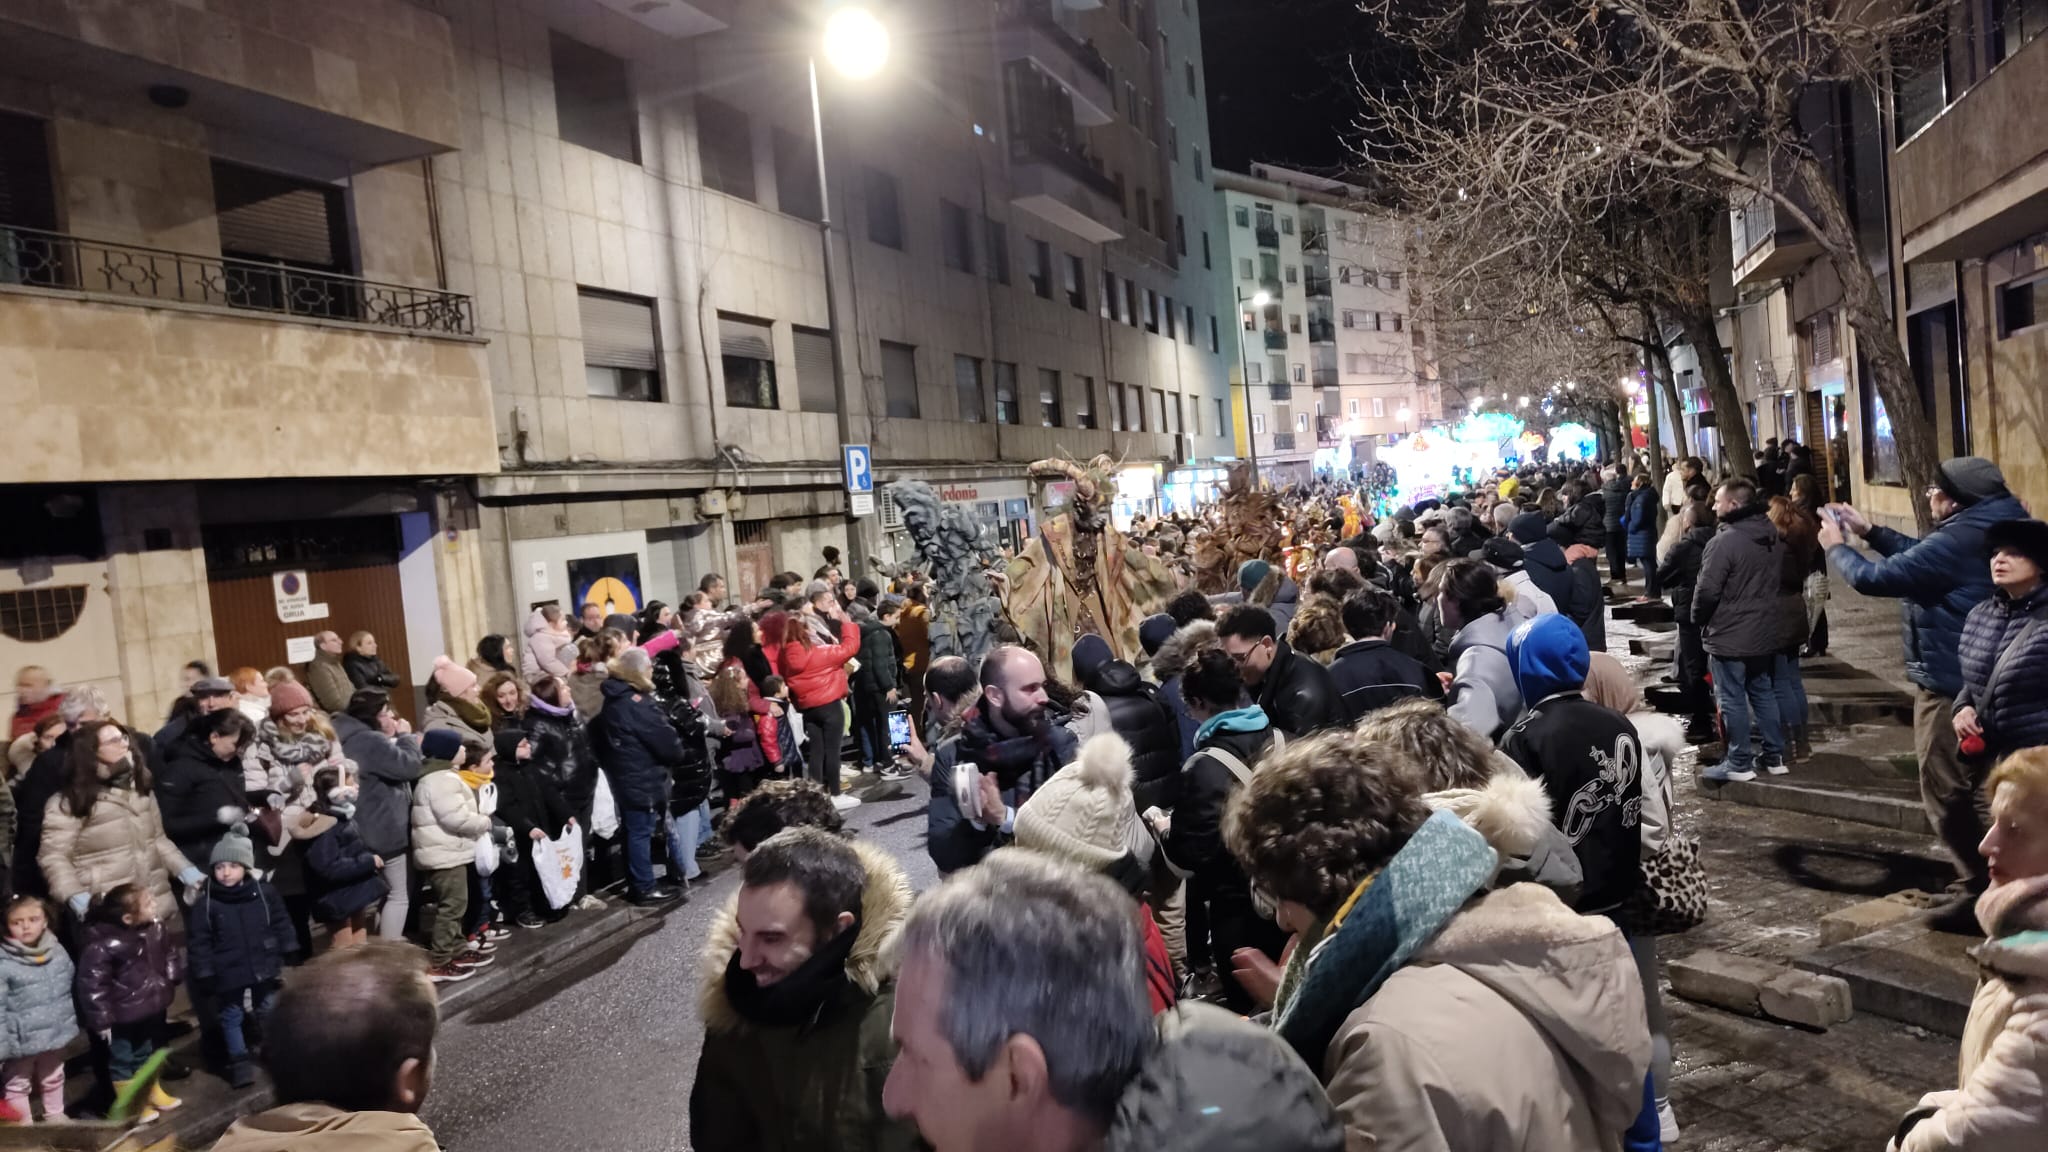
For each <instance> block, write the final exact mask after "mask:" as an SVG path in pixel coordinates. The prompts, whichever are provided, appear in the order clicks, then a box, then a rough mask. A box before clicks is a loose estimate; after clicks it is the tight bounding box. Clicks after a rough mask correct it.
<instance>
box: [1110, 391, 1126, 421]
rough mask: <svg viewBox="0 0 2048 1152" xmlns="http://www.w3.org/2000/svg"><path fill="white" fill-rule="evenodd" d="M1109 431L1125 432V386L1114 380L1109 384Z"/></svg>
mask: <svg viewBox="0 0 2048 1152" xmlns="http://www.w3.org/2000/svg"><path fill="white" fill-rule="evenodd" d="M1109 430H1110V431H1111V432H1121V431H1123V430H1124V386H1123V385H1121V384H1119V383H1117V382H1116V381H1114V380H1111V381H1110V382H1109Z"/></svg>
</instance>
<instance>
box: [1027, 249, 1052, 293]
mask: <svg viewBox="0 0 2048 1152" xmlns="http://www.w3.org/2000/svg"><path fill="white" fill-rule="evenodd" d="M1031 291H1032V294H1033V295H1035V296H1037V297H1038V298H1039V299H1041V300H1050V299H1052V245H1050V244H1047V243H1046V242H1045V241H1043V240H1033V241H1032V242H1031Z"/></svg>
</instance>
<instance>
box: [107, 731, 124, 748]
mask: <svg viewBox="0 0 2048 1152" xmlns="http://www.w3.org/2000/svg"><path fill="white" fill-rule="evenodd" d="M126 743H128V737H127V735H126V734H124V733H121V732H116V733H114V738H113V739H111V740H109V739H107V738H106V737H105V736H102V737H100V747H102V748H113V747H116V746H118V745H123V744H126Z"/></svg>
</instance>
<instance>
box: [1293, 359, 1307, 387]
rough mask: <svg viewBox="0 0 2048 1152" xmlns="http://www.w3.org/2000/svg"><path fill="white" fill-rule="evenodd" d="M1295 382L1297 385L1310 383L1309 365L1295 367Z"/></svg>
mask: <svg viewBox="0 0 2048 1152" xmlns="http://www.w3.org/2000/svg"><path fill="white" fill-rule="evenodd" d="M1294 382H1295V383H1296V384H1306V383H1308V365H1306V364H1296V365H1295V366H1294Z"/></svg>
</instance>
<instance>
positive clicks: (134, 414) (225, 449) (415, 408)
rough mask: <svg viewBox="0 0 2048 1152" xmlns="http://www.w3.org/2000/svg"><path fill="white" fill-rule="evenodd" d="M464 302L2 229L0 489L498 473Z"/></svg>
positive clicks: (430, 292)
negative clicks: (6, 389) (4, 404)
mask: <svg viewBox="0 0 2048 1152" xmlns="http://www.w3.org/2000/svg"><path fill="white" fill-rule="evenodd" d="M473 327H474V321H473V313H472V310H471V305H470V301H469V299H468V298H467V297H465V296H461V295H458V294H456V293H452V292H442V291H439V290H437V289H432V288H420V287H411V286H407V285H401V284H382V283H376V282H373V281H368V280H363V279H359V278H356V277H352V276H339V275H334V274H331V273H321V272H309V271H306V270H303V269H297V268H291V267H288V266H285V265H279V264H267V263H259V262H251V261H241V260H226V259H222V258H221V257H219V256H211V255H197V254H192V253H184V252H170V251H164V250H160V249H153V248H139V247H133V246H129V245H121V244H110V243H104V242H101V241H96V240H90V239H85V238H82V237H76V236H65V235H59V234H56V233H49V232H32V231H28V230H26V229H0V359H5V360H6V361H7V363H8V364H9V366H10V367H9V371H8V381H9V385H10V387H11V388H12V389H13V391H12V393H11V394H10V395H11V396H12V398H13V401H14V403H13V406H12V415H13V416H15V417H17V419H15V420H12V421H10V422H9V423H8V424H7V425H6V427H5V428H4V429H0V484H20V483H48V482H52V481H67V482H73V483H76V482H92V483H126V482H148V481H158V480H189V479H191V478H192V477H194V476H201V477H206V478H208V479H215V480H227V479H251V478H265V479H286V478H314V477H332V476H416V475H465V474H471V475H473V474H478V473H490V472H495V471H497V469H498V446H497V433H496V429H495V427H494V417H493V412H492V408H491V391H490V381H489V375H488V371H487V367H486V363H485V357H484V344H483V342H482V341H480V340H478V339H476V338H475V337H474V336H472V335H470V333H471V331H472V330H473Z"/></svg>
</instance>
